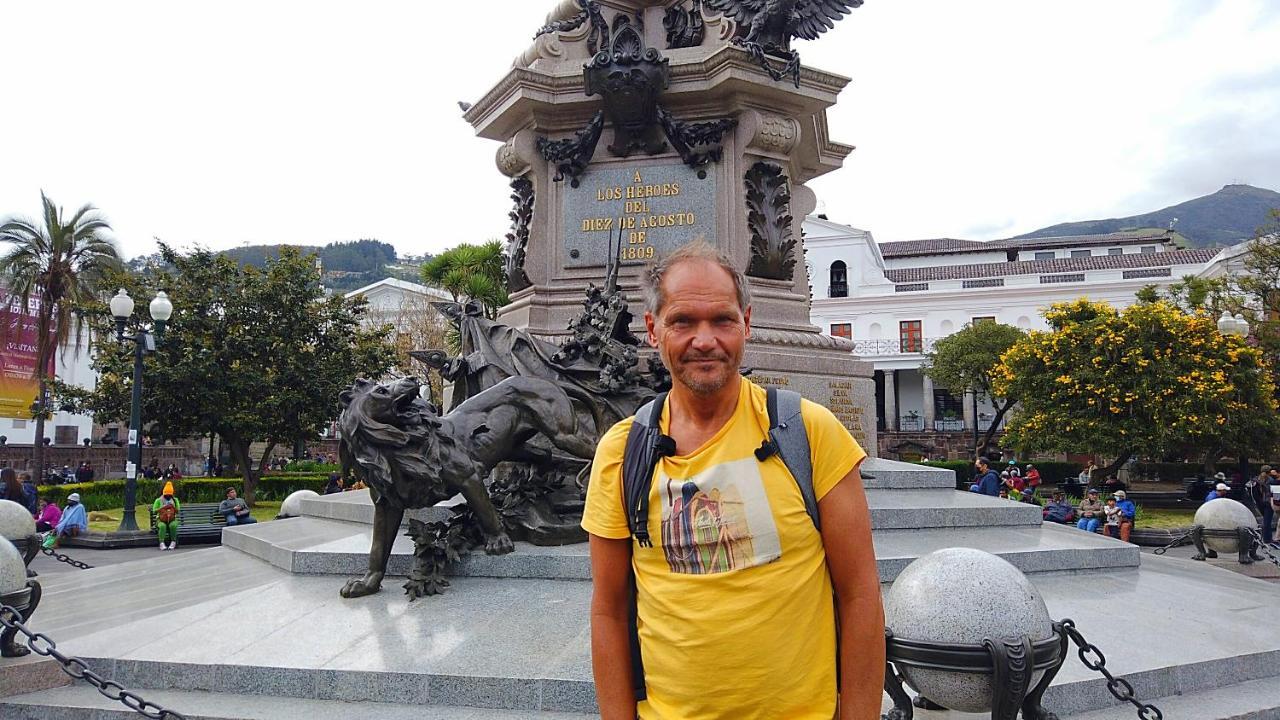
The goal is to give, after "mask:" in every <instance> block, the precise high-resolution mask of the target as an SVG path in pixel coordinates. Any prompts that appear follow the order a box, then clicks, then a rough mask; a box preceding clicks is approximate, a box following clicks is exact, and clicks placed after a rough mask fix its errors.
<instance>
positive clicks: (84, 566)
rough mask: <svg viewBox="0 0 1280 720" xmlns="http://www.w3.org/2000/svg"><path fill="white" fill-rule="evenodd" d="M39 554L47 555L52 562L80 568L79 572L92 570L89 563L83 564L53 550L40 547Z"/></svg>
mask: <svg viewBox="0 0 1280 720" xmlns="http://www.w3.org/2000/svg"><path fill="white" fill-rule="evenodd" d="M40 552H42V553H44V554H45V555H48V556H49V557H51V558H53V559H54V560H57V561H58V562H62V563H66V564H68V565H70V566H71V567H74V568H80V569H81V570H91V569H93V566H92V565H90V564H89V563H83V562H80V561H79V560H77V559H75V558H73V557H70V556H68V555H63V554H62V553H60V552H57V551H56V550H54V549H53V548H47V547H43V546H42V547H41V548H40Z"/></svg>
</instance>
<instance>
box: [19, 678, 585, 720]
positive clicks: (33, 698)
mask: <svg viewBox="0 0 1280 720" xmlns="http://www.w3.org/2000/svg"><path fill="white" fill-rule="evenodd" d="M130 689H132V690H134V691H136V692H138V693H139V694H140V695H141V696H142V697H144V698H146V699H147V700H150V701H152V702H156V703H159V704H160V705H162V706H164V707H165V708H167V709H170V710H173V711H175V712H180V713H182V714H183V715H185V716H186V717H187V719H188V720H349V719H350V718H354V717H364V718H377V719H378V720H587V719H588V718H593V717H597V716H596V715H595V714H589V713H564V712H550V711H541V710H497V709H493V708H486V707H462V706H448V705H425V706H424V705H420V704H415V703H396V702H379V701H370V700H364V699H358V698H356V697H352V698H350V699H344V700H307V699H299V698H295V697H272V696H264V695H239V694H235V693H234V688H227V689H226V691H225V692H205V691H191V690H156V689H153V688H137V687H135V688H130ZM0 717H4V718H6V719H7V720H116V718H119V720H129V719H130V718H137V717H139V716H138V715H137V714H136V713H134V712H133V711H132V710H129V709H128V708H126V707H124V706H123V705H121V704H120V703H116V702H112V701H111V700H108V699H107V698H105V697H103V696H102V695H101V694H99V693H98V692H97V691H96V690H94V689H93V688H91V687H89V686H88V685H86V684H83V683H81V684H79V685H73V686H67V687H61V688H55V689H52V690H43V691H40V692H34V693H28V694H25V695H16V696H13V697H7V698H0Z"/></svg>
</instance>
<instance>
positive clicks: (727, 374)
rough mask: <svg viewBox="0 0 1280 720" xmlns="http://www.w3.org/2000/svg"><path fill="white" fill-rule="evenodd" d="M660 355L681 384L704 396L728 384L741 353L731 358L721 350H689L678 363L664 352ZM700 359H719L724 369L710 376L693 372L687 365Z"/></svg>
mask: <svg viewBox="0 0 1280 720" xmlns="http://www.w3.org/2000/svg"><path fill="white" fill-rule="evenodd" d="M662 355H663V358H662V359H663V361H664V362H665V364H666V366H667V369H669V370H670V371H671V375H672V376H673V377H674V378H675V379H676V380H677V381H679V382H680V384H681V385H684V386H685V387H687V388H689V390H690V391H692V392H693V394H695V395H701V396H704V397H705V396H708V395H714V394H716V393H717V392H719V391H720V390H722V389H724V387H725V385H728V384H729V381H730V380H731V379H732V378H733V375H734V373H736V372H737V368H738V366H739V365H740V364H741V361H742V356H741V355H739V356H738V357H737V358H731V357H729V355H728V354H727V353H723V352H714V353H696V352H692V351H690V352H686V353H685V354H684V355H683V356H682V357H681V358H680V362H679V363H673V362H671V360H670V358H668V357H666V352H663V353H662ZM702 360H716V361H719V362H721V363H723V367H724V371H723V372H721V373H718V374H716V375H714V376H712V377H706V376H702V375H698V374H696V373H694V372H693V371H692V370H691V369H690V368H689V366H690V365H692V364H693V363H695V362H699V361H702Z"/></svg>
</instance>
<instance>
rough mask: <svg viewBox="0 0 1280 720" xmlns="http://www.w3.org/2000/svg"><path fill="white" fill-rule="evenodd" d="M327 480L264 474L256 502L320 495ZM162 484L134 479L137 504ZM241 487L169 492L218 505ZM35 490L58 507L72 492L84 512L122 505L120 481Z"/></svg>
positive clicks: (197, 483)
mask: <svg viewBox="0 0 1280 720" xmlns="http://www.w3.org/2000/svg"><path fill="white" fill-rule="evenodd" d="M328 478H329V475H328V473H289V474H287V475H265V476H263V477H262V478H260V479H259V480H258V494H257V499H259V500H274V501H280V500H284V499H285V498H286V497H288V496H289V494H290V493H292V492H294V491H295V490H314V491H316V492H318V493H323V492H324V486H325V483H326V482H328ZM164 483H165V481H164V480H149V479H147V478H138V505H150V504H151V502H152V501H153V500H155V499H156V498H158V497H160V491H161V490H163V489H164ZM243 485H244V482H243V481H242V480H241V479H240V478H207V477H192V478H183V479H181V480H176V481H174V483H173V489H174V494H175V495H177V498H178V500H179V501H180V502H221V501H222V499H223V498H225V497H226V496H227V488H229V487H233V488H235V489H236V492H243V491H244V487H243ZM39 490H40V497H43V498H46V499H48V500H50V501H52V502H56V503H57V504H58V505H59V506H62V505H65V504H66V499H67V496H68V495H70V494H71V493H73V492H74V493H80V502H81V503H82V504H83V505H84V507H85V510H89V511H95V510H109V509H112V508H118V507H123V506H124V480H123V479H117V480H97V481H94V482H89V483H68V484H66V485H41V486H40V487H39Z"/></svg>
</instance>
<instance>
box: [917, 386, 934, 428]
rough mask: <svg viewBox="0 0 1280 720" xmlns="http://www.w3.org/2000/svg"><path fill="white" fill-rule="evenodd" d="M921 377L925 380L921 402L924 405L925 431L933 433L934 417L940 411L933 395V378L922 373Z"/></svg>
mask: <svg viewBox="0 0 1280 720" xmlns="http://www.w3.org/2000/svg"><path fill="white" fill-rule="evenodd" d="M920 377H921V379H922V380H924V393H923V394H924V397H922V398H921V402H922V403H923V404H924V429H925V430H927V431H932V430H933V421H934V419H935V417H934V416H935V415H937V411H938V405H937V401H936V400H935V399H934V395H933V378H931V377H929V376H928V375H927V374H925V373H920Z"/></svg>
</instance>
